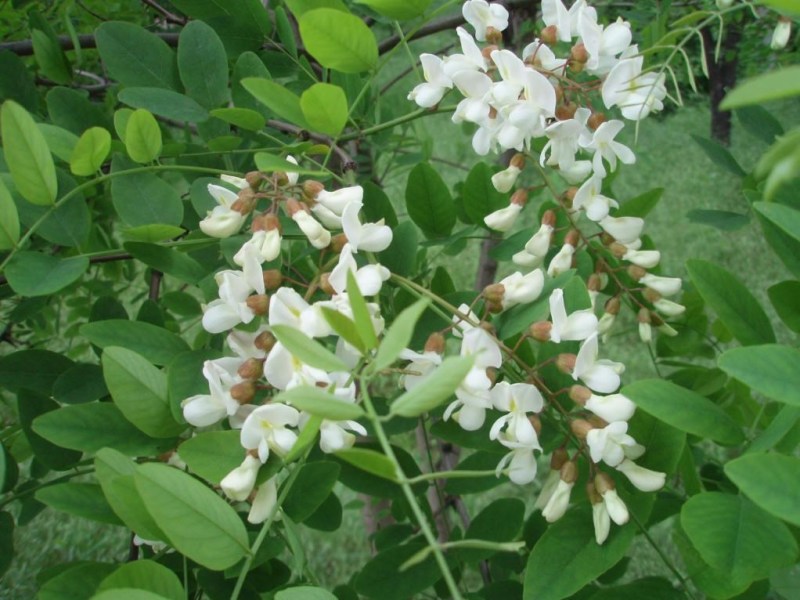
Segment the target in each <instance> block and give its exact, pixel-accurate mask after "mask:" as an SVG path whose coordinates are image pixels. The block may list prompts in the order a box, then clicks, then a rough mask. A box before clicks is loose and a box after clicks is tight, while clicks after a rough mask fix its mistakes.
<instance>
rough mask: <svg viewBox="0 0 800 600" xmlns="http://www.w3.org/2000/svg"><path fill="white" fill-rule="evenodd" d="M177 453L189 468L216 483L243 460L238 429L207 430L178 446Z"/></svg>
mask: <svg viewBox="0 0 800 600" xmlns="http://www.w3.org/2000/svg"><path fill="white" fill-rule="evenodd" d="M178 455H179V456H180V457H181V460H182V461H183V462H185V463H186V464H187V465H188V466H189V470H190V471H192V472H193V473H196V474H197V475H199V476H200V477H202V478H203V479H205V480H207V481H209V482H211V483H214V484H218V483H219V482H220V481H222V480H223V479H224V478H225V476H226V475H227V474H228V473H230V472H231V471H232V470H233V469H235V468H236V467H238V466H239V465H240V464H241V463H242V461H243V460H244V450H243V449H242V443H241V442H240V441H239V431H207V432H204V433H199V434H197V435H196V436H194V437H193V438H189V439H188V440H186V441H185V442H183V443H182V444H181V445H180V446H179V447H178Z"/></svg>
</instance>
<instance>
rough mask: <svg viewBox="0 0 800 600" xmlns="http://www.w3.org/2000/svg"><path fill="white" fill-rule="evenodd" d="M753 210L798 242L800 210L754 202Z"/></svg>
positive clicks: (769, 203)
mask: <svg viewBox="0 0 800 600" xmlns="http://www.w3.org/2000/svg"><path fill="white" fill-rule="evenodd" d="M753 208H755V209H756V210H757V211H758V212H759V213H760V214H761V215H762V216H763V217H764V218H766V219H769V220H770V221H771V222H772V224H773V225H775V226H776V227H778V228H779V229H781V230H782V231H783V232H784V233H786V234H787V235H790V236H791V237H792V238H794V239H795V240H797V241H800V210H795V209H793V208H790V207H788V206H785V205H783V204H777V203H775V202H755V203H753Z"/></svg>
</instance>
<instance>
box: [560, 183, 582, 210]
mask: <svg viewBox="0 0 800 600" xmlns="http://www.w3.org/2000/svg"><path fill="white" fill-rule="evenodd" d="M577 193H578V188H576V187H574V186H573V187H568V188H567V189H566V190H565V191H564V193H563V194H561V201H562V202H563V203H564V204H565V205H567V207H571V206H572V201H573V200H575V194H577Z"/></svg>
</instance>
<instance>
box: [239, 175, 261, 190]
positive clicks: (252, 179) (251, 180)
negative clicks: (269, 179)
mask: <svg viewBox="0 0 800 600" xmlns="http://www.w3.org/2000/svg"><path fill="white" fill-rule="evenodd" d="M244 179H245V181H247V183H248V185H250V188H251V189H252V190H253V191H255V190H257V189H258V188H259V186H260V185H261V182H262V181H264V179H265V177H264V174H263V173H262V172H261V171H250V172H249V173H247V174H246V175H245V176H244Z"/></svg>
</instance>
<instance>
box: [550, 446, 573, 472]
mask: <svg viewBox="0 0 800 600" xmlns="http://www.w3.org/2000/svg"><path fill="white" fill-rule="evenodd" d="M568 460H569V454H567V451H566V450H565V449H564V448H556V449H555V450H553V455H552V456H551V457H550V470H551V471H560V470H561V467H563V466H564V463H566V462H567V461H568Z"/></svg>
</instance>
